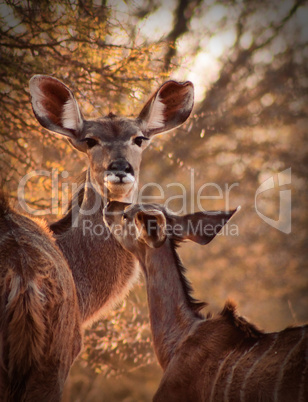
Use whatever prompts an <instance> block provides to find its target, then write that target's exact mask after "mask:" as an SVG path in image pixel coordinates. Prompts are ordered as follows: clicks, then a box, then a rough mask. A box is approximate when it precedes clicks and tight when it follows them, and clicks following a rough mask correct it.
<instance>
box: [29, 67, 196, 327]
mask: <svg viewBox="0 0 308 402" xmlns="http://www.w3.org/2000/svg"><path fill="white" fill-rule="evenodd" d="M30 92H31V95H32V107H33V111H34V114H35V116H36V117H37V119H38V121H39V122H40V123H41V124H42V125H43V126H44V127H45V128H47V129H48V130H51V131H53V132H56V133H59V134H61V135H63V136H64V137H66V138H68V140H69V141H70V142H71V144H72V145H73V146H74V147H75V148H77V149H78V150H80V151H82V152H85V153H86V154H87V156H88V158H89V162H90V166H89V168H88V170H87V172H86V177H85V181H84V183H83V186H82V187H83V189H82V191H80V192H79V194H78V195H77V196H76V197H75V198H74V199H73V203H72V205H71V208H70V210H69V211H68V213H67V214H66V216H65V217H64V218H62V219H61V220H60V221H59V222H56V223H54V224H53V225H51V229H52V230H53V231H54V233H55V236H56V240H57V243H58V245H59V247H60V248H61V250H62V252H63V254H64V255H65V257H66V259H67V261H68V264H69V266H70V268H71V270H72V274H73V278H74V281H75V284H76V289H77V295H78V300H79V306H80V311H81V319H82V321H83V322H84V323H91V322H92V321H93V320H95V319H97V318H99V317H100V316H101V315H102V314H103V313H105V312H106V311H107V310H108V309H110V308H111V307H112V306H114V305H115V304H116V303H117V302H119V301H120V300H121V299H122V298H123V297H124V296H125V295H126V294H127V292H128V291H129V289H130V288H131V286H132V284H133V283H134V282H135V280H136V279H137V277H138V275H139V268H138V264H137V261H136V259H135V257H134V256H132V254H131V253H129V252H127V251H126V250H125V249H123V248H122V246H121V245H120V244H119V243H118V242H117V240H116V239H115V238H114V237H113V236H112V235H110V233H109V232H108V229H107V228H106V227H105V225H104V222H103V219H102V207H103V205H104V198H107V199H108V200H117V201H126V202H127V201H129V202H132V201H134V200H135V199H136V196H137V187H138V180H139V168H140V163H141V154H142V152H143V151H144V149H145V148H146V147H147V146H148V145H149V143H150V140H151V139H152V137H153V136H154V135H156V134H160V133H163V132H166V131H169V130H171V129H174V128H176V127H178V126H179V125H181V124H182V123H183V122H185V120H186V119H187V118H188V116H189V115H190V112H191V110H192V107H193V85H192V84H191V83H190V82H185V83H177V82H174V81H168V82H166V83H165V84H163V85H162V86H161V87H160V88H159V89H158V91H156V92H155V93H154V94H153V95H152V96H151V97H150V99H149V100H148V102H147V103H146V104H145V106H144V107H143V109H142V111H141V113H140V114H139V116H138V117H137V118H136V119H128V118H124V117H117V116H114V115H113V114H109V115H108V116H106V117H102V118H99V119H96V120H85V119H84V118H83V116H82V113H81V111H80V109H79V106H78V104H77V101H76V99H75V97H74V95H73V93H72V92H71V90H70V89H69V88H68V87H66V86H65V85H64V84H63V83H62V82H60V81H58V80H57V79H55V78H52V77H48V76H41V75H37V76H34V77H33V78H32V79H31V81H30ZM95 227H99V228H100V230H99V231H96V232H95V231H93V230H91V228H92V229H93V228H95ZM98 232H99V235H96V234H95V233H98Z"/></svg>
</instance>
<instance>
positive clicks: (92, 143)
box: [83, 138, 98, 149]
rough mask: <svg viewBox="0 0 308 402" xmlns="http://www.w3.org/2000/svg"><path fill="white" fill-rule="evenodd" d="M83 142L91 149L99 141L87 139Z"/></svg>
mask: <svg viewBox="0 0 308 402" xmlns="http://www.w3.org/2000/svg"><path fill="white" fill-rule="evenodd" d="M83 141H84V142H85V143H86V144H87V146H88V148H89V149H90V148H93V147H95V145H97V144H98V141H97V140H96V139H95V138H85V139H84V140H83Z"/></svg>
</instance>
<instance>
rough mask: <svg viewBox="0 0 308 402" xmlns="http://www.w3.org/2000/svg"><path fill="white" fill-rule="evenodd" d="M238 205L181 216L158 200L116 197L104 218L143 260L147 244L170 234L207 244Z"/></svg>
mask: <svg viewBox="0 0 308 402" xmlns="http://www.w3.org/2000/svg"><path fill="white" fill-rule="evenodd" d="M238 209H239V208H237V209H235V210H232V211H207V212H205V211H204V212H196V213H193V214H188V215H183V216H178V215H174V214H172V213H171V212H170V211H168V210H167V209H166V208H164V207H163V206H161V205H158V204H135V205H132V204H126V203H121V202H117V201H113V202H109V203H108V204H107V206H106V207H105V208H104V221H105V223H106V224H107V225H108V227H109V229H110V230H111V232H112V233H113V235H114V236H115V237H116V238H117V240H118V241H119V242H120V243H121V244H122V245H123V246H124V248H126V249H127V250H128V251H130V252H132V253H133V254H135V255H136V257H137V258H139V260H141V261H142V260H143V259H144V250H143V249H144V248H146V247H149V248H159V247H161V246H162V245H163V244H164V242H165V241H166V239H167V238H169V239H171V240H175V241H185V240H191V241H193V242H195V243H198V244H201V245H205V244H208V243H209V242H210V241H211V240H213V239H214V237H215V236H216V235H217V234H218V233H219V232H220V230H221V229H222V227H223V226H224V225H225V224H226V223H227V222H228V221H229V219H230V218H231V217H232V215H233V214H234V213H235V212H236V211H238ZM142 250H143V251H142Z"/></svg>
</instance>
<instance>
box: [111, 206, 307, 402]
mask: <svg viewBox="0 0 308 402" xmlns="http://www.w3.org/2000/svg"><path fill="white" fill-rule="evenodd" d="M125 205H127V204H122V203H118V202H111V203H110V204H109V205H108V206H107V207H106V208H105V220H106V222H107V223H108V225H109V227H110V230H112V231H115V232H114V233H117V238H118V240H119V241H120V242H121V244H122V245H123V247H125V248H126V249H127V250H129V251H130V252H131V253H133V254H134V255H135V256H136V257H137V258H138V260H139V261H140V264H141V266H142V268H143V271H144V273H145V277H146V286H147V294H148V304H149V312H150V322H151V329H152V334H153V344H154V348H155V352H156V355H157V358H158V361H159V363H160V365H161V366H162V368H163V370H164V375H163V378H162V381H161V383H160V386H159V388H158V391H157V392H156V394H155V396H154V401H155V402H172V401H174V402H181V401H182V402H201V401H204V402H205V401H206V402H211V401H212V402H222V401H226V402H227V401H229V402H231V401H233V402H240V401H242V402H244V401H245V402H247V401H249V402H251V401H255V402H257V401H258V402H260V401H275V402H282V401H285V402H295V401H299V402H304V401H307V400H308V370H307V366H308V361H307V360H308V344H307V340H308V339H307V326H302V327H296V328H287V329H285V330H283V331H281V332H276V333H264V332H262V331H260V330H258V329H257V328H256V327H255V326H254V325H252V324H250V323H249V322H247V321H246V320H245V319H244V318H242V317H239V316H238V315H237V314H236V312H235V306H234V304H233V303H231V302H227V303H226V304H225V307H224V308H223V310H222V312H221V313H220V314H218V315H216V316H214V317H212V316H208V317H207V318H204V317H203V316H202V315H201V314H200V312H199V311H200V308H202V307H203V305H204V304H202V303H196V301H195V300H194V299H192V297H191V295H190V288H189V286H188V285H187V282H186V279H185V276H184V269H183V266H182V264H181V261H180V259H179V256H178V254H177V252H176V245H177V241H179V240H184V239H190V240H193V241H195V242H198V243H200V244H206V243H207V242H208V241H209V240H211V239H212V238H213V237H214V236H215V233H217V230H216V229H214V230H213V228H215V227H217V225H218V227H219V226H220V227H221V226H222V225H223V224H224V223H225V222H226V221H227V220H228V219H229V218H230V217H231V215H232V212H231V213H225V215H224V214H223V213H222V214H218V215H216V216H215V215H206V214H205V215H203V216H202V214H201V213H198V214H196V215H188V216H184V217H175V216H170V215H169V214H168V213H166V211H164V210H163V209H162V208H161V207H158V206H155V205H154V206H151V205H148V206H144V205H141V206H139V205H135V206H133V207H126V209H124V208H125ZM233 212H234V211H233ZM222 218H223V219H222ZM198 220H199V223H198ZM189 222H190V223H189ZM198 225H199V226H198ZM119 226H120V228H121V230H119ZM166 228H167V230H166ZM203 228H205V230H203ZM189 229H190V230H189ZM196 229H198V230H196Z"/></svg>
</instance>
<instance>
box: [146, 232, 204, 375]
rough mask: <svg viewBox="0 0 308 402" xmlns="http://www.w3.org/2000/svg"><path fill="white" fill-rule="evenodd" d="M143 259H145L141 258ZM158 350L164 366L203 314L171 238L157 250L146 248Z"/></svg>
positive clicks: (154, 340)
mask: <svg viewBox="0 0 308 402" xmlns="http://www.w3.org/2000/svg"><path fill="white" fill-rule="evenodd" d="M141 261H142V260H141ZM141 265H142V266H143V269H144V272H145V276H146V283H147V294H148V304H149V311H150V322H151V327H152V334H153V342H154V348H155V353H156V355H157V358H158V361H159V363H160V365H161V366H162V368H163V369H165V368H166V367H167V366H168V364H169V362H170V360H171V359H172V357H173V355H174V353H175V350H176V349H177V348H178V346H179V345H180V344H181V342H182V341H183V339H184V338H185V337H186V336H187V334H188V333H189V331H190V330H191V328H192V326H193V325H194V324H195V323H196V322H200V321H201V320H202V319H203V317H202V316H201V314H199V313H198V311H199V310H200V309H201V308H202V307H203V303H197V302H196V301H195V300H194V299H193V298H192V297H191V295H190V291H191V289H190V285H189V284H188V282H187V281H186V278H185V277H184V272H183V270H184V267H183V266H182V265H181V262H180V259H179V257H178V255H177V253H176V251H175V246H174V244H173V242H172V241H170V240H169V239H167V240H166V242H165V244H164V245H163V246H162V247H160V248H158V249H150V248H147V251H146V253H145V256H144V257H143V261H142V263H141Z"/></svg>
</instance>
